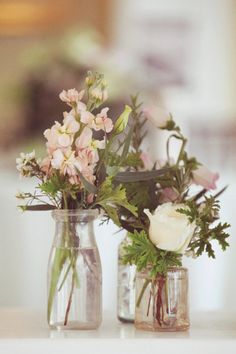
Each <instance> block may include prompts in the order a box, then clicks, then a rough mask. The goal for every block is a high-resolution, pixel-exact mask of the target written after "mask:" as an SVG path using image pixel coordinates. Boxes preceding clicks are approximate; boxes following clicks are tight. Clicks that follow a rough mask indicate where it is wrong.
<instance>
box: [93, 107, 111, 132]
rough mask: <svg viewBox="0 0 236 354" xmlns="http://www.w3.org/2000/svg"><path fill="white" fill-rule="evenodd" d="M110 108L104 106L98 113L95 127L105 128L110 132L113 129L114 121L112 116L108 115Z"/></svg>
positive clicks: (104, 129) (97, 128)
mask: <svg viewBox="0 0 236 354" xmlns="http://www.w3.org/2000/svg"><path fill="white" fill-rule="evenodd" d="M108 110H109V108H107V107H106V108H103V109H102V110H101V112H100V113H98V114H97V115H96V118H95V120H94V125H93V129H94V130H103V131H104V132H106V133H110V132H111V131H112V129H113V122H112V120H111V118H108V117H107V112H108Z"/></svg>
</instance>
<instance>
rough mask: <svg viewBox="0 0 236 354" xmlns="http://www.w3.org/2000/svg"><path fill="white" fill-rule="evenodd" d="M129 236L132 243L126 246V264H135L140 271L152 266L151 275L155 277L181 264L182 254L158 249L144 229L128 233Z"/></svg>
mask: <svg viewBox="0 0 236 354" xmlns="http://www.w3.org/2000/svg"><path fill="white" fill-rule="evenodd" d="M128 237H129V238H130V240H131V244H128V245H127V246H124V255H123V262H124V263H125V264H135V265H136V266H137V270H138V271H141V270H143V269H146V268H147V267H150V275H151V277H154V278H155V277H156V275H157V274H166V272H167V270H168V268H169V267H173V266H181V259H182V255H180V254H177V253H175V252H168V251H163V250H160V249H158V248H157V247H155V246H154V245H153V243H152V242H151V241H150V239H149V237H148V235H147V233H146V232H145V231H144V230H142V231H140V232H138V231H137V230H135V231H134V232H133V233H128Z"/></svg>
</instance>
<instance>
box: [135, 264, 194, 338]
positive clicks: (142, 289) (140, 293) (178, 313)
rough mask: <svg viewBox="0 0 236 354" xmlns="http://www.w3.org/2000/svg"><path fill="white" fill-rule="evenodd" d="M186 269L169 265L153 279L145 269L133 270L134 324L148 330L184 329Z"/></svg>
mask: <svg viewBox="0 0 236 354" xmlns="http://www.w3.org/2000/svg"><path fill="white" fill-rule="evenodd" d="M189 325H190V323H189V309H188V271H187V269H186V268H170V269H169V270H168V272H167V274H166V276H163V275H159V276H157V277H156V279H155V280H153V279H151V278H150V276H149V270H147V271H142V272H139V273H137V274H136V308H135V327H136V328H138V329H142V330H148V331H165V332H175V331H185V330H187V329H188V328H189Z"/></svg>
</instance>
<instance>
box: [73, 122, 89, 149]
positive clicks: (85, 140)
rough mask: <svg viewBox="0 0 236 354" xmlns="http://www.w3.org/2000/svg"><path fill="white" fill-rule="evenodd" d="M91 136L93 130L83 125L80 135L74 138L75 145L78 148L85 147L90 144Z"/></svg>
mask: <svg viewBox="0 0 236 354" xmlns="http://www.w3.org/2000/svg"><path fill="white" fill-rule="evenodd" d="M92 137H93V132H92V130H91V129H90V128H88V127H85V128H84V129H83V131H82V133H81V134H80V136H79V137H78V138H77V139H76V141H75V145H76V148H77V149H78V150H81V149H85V148H87V147H88V146H90V145H91V142H92Z"/></svg>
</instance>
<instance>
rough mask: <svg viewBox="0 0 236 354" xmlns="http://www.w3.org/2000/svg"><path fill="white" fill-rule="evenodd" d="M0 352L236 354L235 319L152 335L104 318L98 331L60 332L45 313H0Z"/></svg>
mask: <svg viewBox="0 0 236 354" xmlns="http://www.w3.org/2000/svg"><path fill="white" fill-rule="evenodd" d="M0 353H1V354H11V353H17V354H28V353H40V354H46V353H58V354H61V353H65V354H67V353H69V354H73V353H81V354H87V353H88V354H93V353H96V354H106V353H109V354H110V353H111V354H116V353H117V354H118V353H119V354H126V353H129V354H130V353H135V354H139V353H142V354H143V353H148V354H152V353H155V354H156V353H164V354H168V353H172V354H173V353H183V354H184V353H186V354H190V353H191V354H195V353H198V354H199V353H200V354H203V353H206V354H211V353H214V354H217V353H221V354H224V353H225V354H226V353H227V354H230V353H232V354H235V353H236V314H235V315H233V314H231V315H226V314H223V313H220V314H216V313H202V314H197V315H192V320H191V329H190V330H189V331H188V332H178V333H163V332H162V333H157V332H155V333H153V332H145V331H140V330H136V329H135V328H134V326H133V325H131V324H121V323H119V322H118V321H117V320H116V318H115V315H114V316H112V315H111V314H105V315H104V319H103V323H102V326H101V327H100V328H99V329H98V330H96V331H94V330H93V331H56V330H50V329H48V327H47V323H46V319H45V316H44V314H42V313H37V312H32V311H30V310H27V309H21V308H1V309H0Z"/></svg>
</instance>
